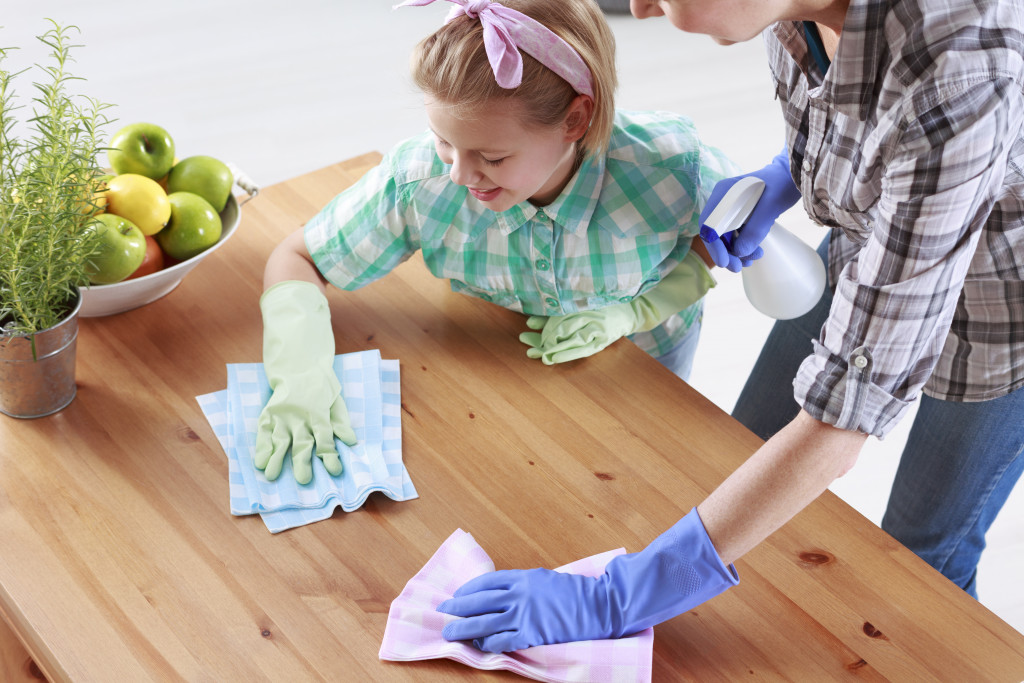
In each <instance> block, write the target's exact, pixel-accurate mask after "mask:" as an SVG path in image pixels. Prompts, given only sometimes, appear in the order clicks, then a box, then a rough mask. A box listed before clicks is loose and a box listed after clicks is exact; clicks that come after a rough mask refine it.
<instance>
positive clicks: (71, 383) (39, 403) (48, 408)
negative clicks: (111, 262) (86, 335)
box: [0, 294, 82, 418]
mask: <svg viewBox="0 0 1024 683" xmlns="http://www.w3.org/2000/svg"><path fill="white" fill-rule="evenodd" d="M81 307H82V296H81V294H78V295H77V296H76V298H75V302H74V305H73V307H72V309H71V312H70V313H69V314H68V315H67V317H66V318H64V320H62V321H61V322H59V323H57V324H56V325H55V326H53V327H51V328H48V329H45V330H42V331H40V332H37V333H36V334H35V335H30V336H23V335H3V334H0V413H4V414H6V415H10V416H12V417H25V418H28V417H43V416H44V415H51V414H53V413H56V412H57V411H58V410H60V409H61V408H64V407H66V406H67V405H68V404H69V403H71V400H72V399H73V398H74V397H75V391H76V385H75V342H76V341H77V339H78V310H79V309H80V308H81ZM33 337H34V338H35V339H34V342H35V350H34V352H33V348H32V347H33Z"/></svg>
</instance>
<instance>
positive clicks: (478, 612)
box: [437, 508, 739, 652]
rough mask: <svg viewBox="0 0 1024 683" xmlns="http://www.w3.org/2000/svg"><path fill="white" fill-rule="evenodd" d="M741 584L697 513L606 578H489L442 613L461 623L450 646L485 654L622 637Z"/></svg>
mask: <svg viewBox="0 0 1024 683" xmlns="http://www.w3.org/2000/svg"><path fill="white" fill-rule="evenodd" d="M737 583H739V577H738V576H737V575H736V569H735V568H734V567H733V566H731V565H730V566H728V567H727V566H725V564H724V563H723V562H722V560H721V558H719V556H718V553H717V552H716V551H715V548H714V546H713V545H712V543H711V539H710V538H708V535H707V532H706V531H705V530H704V524H703V523H702V522H701V520H700V516H699V515H698V514H697V509H696V508H694V509H693V510H691V511H690V512H689V514H687V515H686V516H685V517H683V518H682V519H681V520H679V521H678V522H676V523H675V525H674V526H672V528H670V529H669V530H668V531H666V532H665V533H663V534H662V535H661V536H659V537H658V538H656V539H655V540H654V541H653V542H652V543H651V544H650V545H649V546H647V547H646V548H645V549H644V550H642V551H641V552H639V553H633V554H629V555H620V556H618V557H616V558H615V559H613V560H612V561H611V562H609V563H608V565H607V566H606V567H605V573H604V574H602V575H601V576H599V577H596V578H594V577H589V576H580V575H577V574H563V573H560V572H554V571H551V570H548V569H529V570H505V571H497V572H490V573H488V574H484V575H482V576H478V577H477V578H475V579H472V580H471V581H468V582H466V584H465V585H463V586H462V587H461V588H459V589H458V590H456V591H455V595H454V597H452V598H449V599H448V600H445V601H444V602H442V603H441V604H440V605H438V607H437V611H438V612H443V613H445V614H452V615H455V616H457V617H465V618H464V619H457V620H455V621H452V622H450V623H448V624H446V625H445V627H444V630H443V631H442V635H443V636H444V638H445V639H446V640H472V641H473V644H474V645H475V646H476V647H477V648H479V649H480V650H483V651H485V652H509V651H512V650H522V649H524V648H527V647H533V646H534V645H550V644H552V643H567V642H571V641H577V640H598V639H605V638H619V637H621V636H625V635H629V634H631V633H636V632H638V631H642V630H644V629H646V628H649V627H651V626H654V625H655V624H660V623H661V622H663V621H666V620H668V619H671V618H672V617H674V616H676V615H679V614H682V613H683V612H685V611H687V610H689V609H692V608H693V607H696V606H697V605H699V604H701V603H703V602H705V601H707V600H710V599H711V598H713V597H715V596H716V595H718V594H719V593H722V592H723V591H725V590H726V589H728V588H730V587H732V586H734V585H736V584H737Z"/></svg>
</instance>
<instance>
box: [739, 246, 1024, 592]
mask: <svg viewBox="0 0 1024 683" xmlns="http://www.w3.org/2000/svg"><path fill="white" fill-rule="evenodd" d="M827 250H828V238H826V239H825V240H824V241H823V242H822V244H821V246H819V247H818V254H819V255H820V256H821V257H822V258H823V259H824V258H825V257H826V254H827ZM831 304H832V294H831V293H830V292H829V290H828V289H827V288H826V291H825V294H824V295H823V296H822V298H821V300H820V301H819V302H818V304H817V305H816V306H815V308H814V309H813V310H811V311H810V312H809V313H807V314H806V315H804V316H802V317H800V318H796V319H794V320H780V321H778V322H776V323H775V325H774V326H773V328H772V331H771V333H770V334H769V335H768V339H767V340H766V341H765V344H764V347H763V348H762V349H761V354H760V356H759V357H758V360H757V363H756V364H755V365H754V369H753V370H751V373H750V376H749V377H748V378H747V382H746V384H745V385H744V387H743V391H742V392H741V393H740V396H739V398H738V399H737V401H736V407H735V408H733V413H732V414H733V417H735V418H736V419H737V420H739V421H740V422H742V423H743V424H744V425H745V426H746V427H747V428H748V429H750V430H751V431H752V432H754V433H755V434H757V435H758V436H760V437H761V438H762V439H768V438H769V437H770V436H772V435H773V434H774V433H775V432H777V431H779V430H780V429H782V427H784V426H785V425H786V424H788V423H789V422H790V421H791V420H792V419H793V418H794V417H796V415H797V413H798V412H799V411H800V406H799V405H797V403H796V401H795V400H794V399H793V378H794V377H796V372H797V369H798V368H799V366H800V363H801V362H802V361H803V360H804V358H806V357H807V356H808V355H810V354H811V352H812V347H811V340H812V339H816V338H817V337H818V334H819V332H820V330H821V326H822V324H824V322H825V319H826V318H827V317H828V311H829V307H830V306H831ZM920 400H921V404H920V407H919V408H918V412H917V415H916V417H915V418H914V424H913V425H912V426H911V430H910V434H909V436H908V437H907V444H906V446H905V447H904V449H903V455H902V456H901V457H900V464H899V467H898V469H897V472H896V479H895V481H894V482H893V486H892V491H891V492H890V494H889V503H888V507H887V508H886V511H885V515H884V516H883V518H882V529H884V530H885V531H886V532H888V533H889V534H890V535H891V536H893V537H894V538H895V539H896V540H898V541H899V542H900V543H902V544H903V545H905V546H906V547H908V548H910V549H911V550H912V551H914V552H915V553H916V554H917V555H918V556H919V557H921V558H922V559H923V560H925V561H926V562H927V563H928V564H930V565H931V566H933V567H935V568H936V569H938V570H939V571H940V572H942V574H944V575H945V576H946V577H947V578H948V579H950V580H951V581H953V582H954V583H955V584H957V585H958V586H960V587H961V588H963V589H964V590H965V591H967V592H968V593H969V594H970V595H972V596H973V597H975V598H976V597H978V596H977V590H976V576H977V567H978V560H979V559H980V558H981V551H982V550H983V549H984V548H985V534H986V532H987V531H988V529H989V527H990V526H991V525H992V522H993V521H994V520H995V518H996V515H997V514H998V513H999V510H1000V509H1002V507H1003V504H1004V503H1005V502H1006V499H1007V497H1008V496H1009V495H1010V491H1012V490H1013V487H1014V484H1016V482H1017V480H1018V479H1020V476H1021V472H1022V470H1024V455H1022V451H1024V389H1018V390H1017V391H1014V392H1013V393H1011V394H1009V395H1007V396H1003V397H1001V398H997V399H993V400H990V401H982V402H977V403H961V402H955V401H942V400H939V399H935V398H931V397H929V396H925V395H923V394H922V396H921V399H920Z"/></svg>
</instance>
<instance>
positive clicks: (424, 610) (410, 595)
mask: <svg viewBox="0 0 1024 683" xmlns="http://www.w3.org/2000/svg"><path fill="white" fill-rule="evenodd" d="M625 552H626V551H625V550H624V549H623V548H619V549H618V550H611V551H608V552H606V553H601V554H600V555H594V556H592V557H588V558H585V559H582V560H578V561H576V562H573V563H571V564H568V565H566V566H564V567H560V568H558V569H557V570H555V571H560V572H561V571H564V572H571V573H575V574H584V575H587V576H599V575H601V574H602V573H603V572H604V566H605V565H606V564H608V562H610V561H611V559H612V558H613V557H615V556H616V555H621V554H623V553H625ZM492 571H494V563H493V562H492V561H491V559H490V558H489V557H488V556H487V553H485V552H484V551H483V549H482V548H481V547H480V546H479V545H477V543H476V541H475V540H473V537H472V536H471V535H470V534H468V533H466V532H465V531H463V530H462V529H457V530H456V531H455V533H453V534H452V535H451V536H449V537H448V540H446V541H445V542H444V543H443V544H441V547H440V548H438V550H437V552H435V553H434V555H433V557H431V558H430V560H428V561H427V564H426V565H424V567H423V569H421V570H420V571H419V573H417V574H416V576H414V577H412V578H411V579H409V583H407V584H406V585H405V588H404V589H403V590H402V592H401V594H399V596H398V597H397V598H395V599H394V601H393V602H392V603H391V609H390V611H389V612H388V621H387V625H386V626H385V627H384V640H383V642H381V646H380V654H379V656H380V658H381V659H386V660H392V661H397V662H412V661H419V660H423V659H440V658H442V657H446V658H448V659H454V660H455V661H457V662H462V663H463V664H466V665H468V666H472V667H475V668H477V669H487V670H491V669H505V670H507V671H513V672H515V673H517V674H520V675H521V676H526V677H527V678H532V679H534V680H538V681H552V682H559V683H560V682H562V681H593V682H594V683H603V682H605V681H608V682H611V681H616V682H622V681H650V680H651V662H652V656H653V648H654V629H652V628H649V629H647V630H645V631H641V632H640V633H636V634H634V635H632V636H628V637H626V638H619V639H617V640H588V641H582V642H576V643H562V644H560V645H539V646H537V647H531V648H527V649H526V650H518V651H516V652H505V653H492V652H481V651H480V650H477V649H476V648H475V647H473V645H472V643H470V642H448V641H447V640H445V639H444V638H443V637H442V636H441V629H442V628H444V625H445V624H447V623H448V622H449V621H452V620H454V619H457V618H458V617H453V616H450V615H448V614H442V613H441V612H437V611H436V607H437V606H438V605H440V604H441V602H443V601H444V600H447V599H448V598H450V597H452V595H453V594H454V593H455V590H456V589H457V588H458V587H459V586H461V585H462V584H464V583H465V582H466V581H469V580H470V579H472V578H475V577H477V576H479V575H481V574H485V573H487V572H492Z"/></svg>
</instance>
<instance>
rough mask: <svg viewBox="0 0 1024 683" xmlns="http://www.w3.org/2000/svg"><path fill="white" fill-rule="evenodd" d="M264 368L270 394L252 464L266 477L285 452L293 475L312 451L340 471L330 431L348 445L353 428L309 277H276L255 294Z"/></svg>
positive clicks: (301, 477) (325, 315)
mask: <svg viewBox="0 0 1024 683" xmlns="http://www.w3.org/2000/svg"><path fill="white" fill-rule="evenodd" d="M260 310H261V311H262V312H263V368H264V370H265V371H266V373H267V380H268V381H269V382H270V389H271V391H272V392H273V393H272V394H271V396H270V400H269V401H268V402H267V405H266V406H265V407H264V408H263V412H262V413H260V417H259V421H258V422H257V432H256V453H255V455H254V458H253V459H254V464H255V466H256V468H257V469H260V470H263V472H264V474H265V475H266V477H267V479H270V480H271V481H273V480H274V479H277V478H278V476H280V474H281V469H282V467H283V466H284V458H285V456H286V455H287V454H288V452H289V450H290V451H291V454H292V472H293V473H294V475H295V481H297V482H299V483H300V484H308V483H309V482H310V480H312V478H313V467H312V459H313V453H314V452H315V453H316V455H317V457H318V458H320V459H321V460H323V463H324V467H325V468H326V469H327V471H328V472H329V473H330V474H332V475H334V476H338V475H339V474H341V470H342V464H341V457H340V456H339V455H338V449H337V447H336V446H335V444H334V437H338V438H339V439H341V441H343V442H344V443H346V444H348V445H350V446H352V445H355V443H356V434H355V432H354V431H353V430H352V425H351V422H350V420H349V416H348V409H347V408H346V407H345V399H344V398H343V397H342V395H341V384H340V382H338V378H337V376H335V374H334V332H333V331H332V330H331V313H330V309H329V308H328V307H327V299H326V297H324V295H323V294H322V293H321V292H320V290H319V289H317V287H316V285H314V284H312V283H309V282H300V281H297V280H289V281H286V282H280V283H278V284H276V285H274V286H273V287H271V288H270V289H268V290H267V291H266V292H264V293H263V296H262V297H260Z"/></svg>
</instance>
